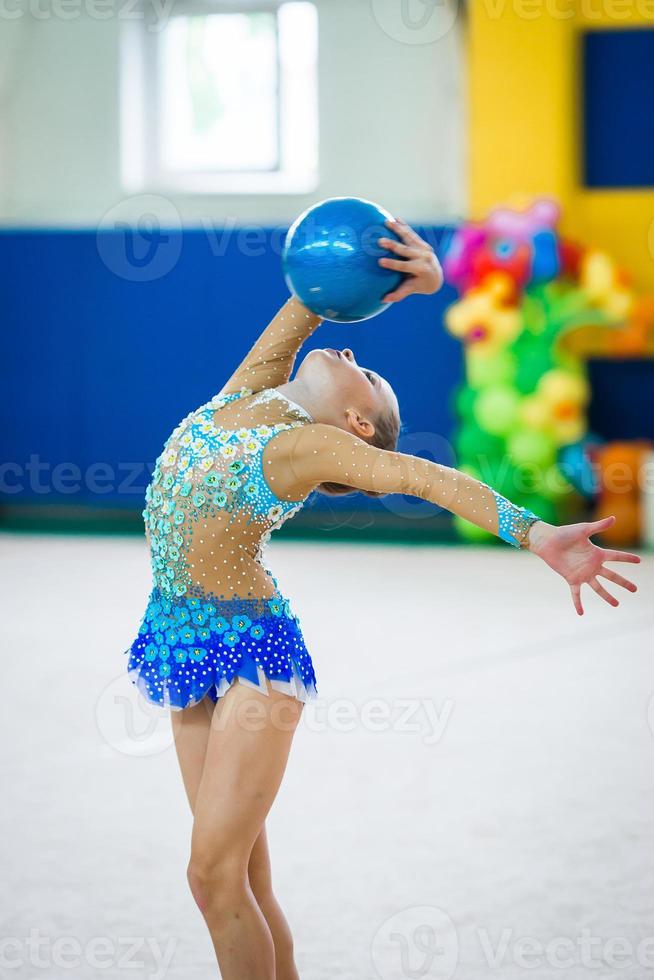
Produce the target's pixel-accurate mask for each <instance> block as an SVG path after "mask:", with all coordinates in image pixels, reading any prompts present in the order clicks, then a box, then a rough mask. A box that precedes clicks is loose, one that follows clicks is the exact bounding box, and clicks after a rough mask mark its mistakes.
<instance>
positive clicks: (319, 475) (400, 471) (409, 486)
mask: <svg viewBox="0 0 654 980" xmlns="http://www.w3.org/2000/svg"><path fill="white" fill-rule="evenodd" d="M275 444H277V451H279V453H280V458H279V459H278V460H277V459H275V458H274V455H275V452H276V449H275ZM266 469H267V472H266V475H267V476H272V477H273V479H274V480H275V481H277V482H276V484H273V485H274V486H276V491H277V492H278V493H280V491H281V495H284V494H285V495H286V496H288V497H289V499H297V498H299V497H300V496H303V495H307V494H308V493H310V492H311V490H313V489H315V488H316V487H317V486H318V485H319V484H321V483H341V484H344V485H345V486H349V487H352V488H353V489H356V490H366V491H368V492H373V493H378V494H387V493H405V494H410V495H411V496H414V497H421V498H422V499H423V500H428V501H430V502H431V503H433V504H438V505H439V506H440V507H445V508H446V509H447V510H449V511H451V512H452V513H453V514H457V515H458V516H459V517H463V518H465V519H466V520H468V521H471V522H472V523H473V524H476V525H477V526H478V527H481V528H484V530H486V531H490V532H491V533H492V534H495V535H497V536H498V537H500V538H502V539H503V540H504V541H506V542H508V543H509V544H511V545H513V546H514V547H516V548H525V549H528V550H529V551H532V552H534V553H535V554H536V555H538V556H539V557H541V558H542V559H543V560H544V561H545V562H546V563H547V564H548V565H549V566H550V567H551V568H553V569H554V570H555V571H556V572H558V573H559V574H560V575H561V576H562V577H563V578H564V579H565V580H566V582H567V583H568V585H569V586H570V590H571V593H572V597H573V601H574V604H575V608H576V610H577V612H578V613H579V614H581V613H582V612H583V608H582V606H581V600H580V590H581V586H582V585H583V584H584V583H587V584H588V585H590V586H591V588H593V589H594V590H595V592H597V593H598V595H600V596H601V597H602V598H603V599H605V600H606V601H607V602H609V603H610V604H611V605H617V604H618V602H617V600H616V599H615V598H614V597H613V596H611V595H610V594H609V593H608V592H607V591H606V590H605V589H604V587H603V586H602V585H600V583H599V582H598V580H597V576H598V575H600V576H602V577H604V578H606V579H609V580H611V581H612V582H614V583H615V584H616V585H620V586H622V587H623V588H625V589H627V590H628V591H630V592H635V591H636V586H635V585H634V584H633V582H630V581H628V580H627V579H625V578H623V577H622V576H621V575H618V573H617V572H614V571H612V570H611V569H607V568H606V567H605V565H604V563H605V562H607V561H626V562H638V561H640V559H639V558H638V556H637V555H631V554H628V553H625V552H620V551H608V550H606V549H604V548H598V547H597V546H596V545H594V544H592V542H591V541H590V540H589V538H590V536H591V535H593V534H596V533H598V532H599V531H602V530H604V529H605V528H606V527H608V526H609V525H610V524H611V523H612V522H613V520H614V519H613V518H606V519H605V520H603V521H598V522H596V523H594V524H586V523H583V524H571V525H567V526H564V527H554V526H553V525H550V524H547V523H545V522H544V521H541V519H540V518H539V517H538V515H537V514H534V513H533V512H532V511H530V510H526V509H525V508H523V507H517V506H516V505H515V504H512V503H511V501H510V500H507V498H506V497H503V496H502V495H501V494H499V493H498V492H497V491H496V490H493V488H492V487H490V486H488V484H486V483H482V482H481V481H479V480H475V479H474V478H473V477H471V476H468V475H467V474H465V473H461V472H460V471H459V470H457V469H454V468H452V467H449V466H443V465H442V464H440V463H434V462H432V461H431V460H427V459H421V458H419V457H418V456H410V455H407V454H405V453H399V452H389V451H387V450H384V449H377V448H375V447H374V446H371V445H369V444H368V443H367V442H364V441H363V440H362V439H359V438H357V437H356V436H353V435H350V433H348V432H345V431H344V430H343V429H339V428H337V427H336V426H332V425H322V424H315V425H305V426H302V427H301V428H299V429H296V430H294V431H293V432H292V433H282V435H281V436H278V437H277V439H275V440H272V443H271V454H270V456H269V457H268V458H267V460H266Z"/></svg>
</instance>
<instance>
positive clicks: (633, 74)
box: [582, 28, 654, 187]
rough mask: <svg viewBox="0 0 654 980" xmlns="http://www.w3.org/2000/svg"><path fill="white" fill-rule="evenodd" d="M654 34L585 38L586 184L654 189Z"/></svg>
mask: <svg viewBox="0 0 654 980" xmlns="http://www.w3.org/2000/svg"><path fill="white" fill-rule="evenodd" d="M653 93H654V28H636V29H631V28H630V29H626V30H610V31H605V30H599V31H592V32H589V33H587V34H584V35H583V102H582V105H583V131H584V137H583V139H584V153H583V155H584V183H585V185H586V186H587V187H654V126H653V125H652V118H651V108H650V109H648V108H647V107H648V106H650V107H651V105H652V96H653Z"/></svg>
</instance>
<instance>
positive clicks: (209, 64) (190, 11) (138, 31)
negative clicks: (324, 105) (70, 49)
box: [122, 0, 318, 193]
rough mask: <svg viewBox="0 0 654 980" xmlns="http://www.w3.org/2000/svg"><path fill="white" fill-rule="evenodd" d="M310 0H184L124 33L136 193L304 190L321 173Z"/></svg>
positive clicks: (128, 164)
mask: <svg viewBox="0 0 654 980" xmlns="http://www.w3.org/2000/svg"><path fill="white" fill-rule="evenodd" d="M317 63H318V23H317V11H316V8H315V7H314V5H313V3H308V2H299V0H287V2H283V0H277V2H265V0H262V2H260V3H252V2H247V0H242V2H241V3H230V4H227V3H223V2H221V0H215V2H214V3H207V2H204V3H203V2H202V0H198V2H197V4H196V3H195V0H189V2H184V0H179V2H178V3H177V4H176V5H175V7H174V12H173V14H172V16H171V17H170V18H169V20H168V21H167V22H166V23H165V24H164V25H163V26H161V27H159V26H158V25H153V24H148V23H146V22H141V23H138V24H135V23H132V24H129V25H128V26H127V29H126V31H125V34H124V38H123V64H122V91H123V96H122V112H123V120H122V122H123V126H122V140H123V145H122V157H123V178H124V183H125V184H126V186H127V187H128V188H129V189H130V190H137V189H138V190H157V189H158V190H163V191H166V190H180V191H190V192H193V191H195V192H199V193H211V192H216V193H229V192H233V193H252V192H257V191H260V192H262V193H274V192H280V193H282V192H283V193H289V192H290V193H293V192H297V193H306V192H308V191H311V190H313V189H315V187H316V184H317V171H318V124H317V114H318V109H317V67H318V65H317Z"/></svg>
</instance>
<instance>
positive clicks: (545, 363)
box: [515, 336, 554, 395]
mask: <svg viewBox="0 0 654 980" xmlns="http://www.w3.org/2000/svg"><path fill="white" fill-rule="evenodd" d="M515 351H516V354H517V357H518V369H517V371H516V375H515V386H516V388H517V390H518V391H519V392H520V393H521V394H523V395H528V394H531V392H532V391H535V389H536V386H537V384H538V382H539V381H540V379H541V378H542V376H543V375H544V374H545V372H546V371H549V370H550V369H551V368H552V366H553V364H554V360H553V358H552V350H551V348H550V346H549V344H547V345H546V344H544V343H543V342H542V341H539V340H534V339H533V338H532V337H529V336H527V337H525V338H524V339H522V340H521V342H520V343H516V345H515Z"/></svg>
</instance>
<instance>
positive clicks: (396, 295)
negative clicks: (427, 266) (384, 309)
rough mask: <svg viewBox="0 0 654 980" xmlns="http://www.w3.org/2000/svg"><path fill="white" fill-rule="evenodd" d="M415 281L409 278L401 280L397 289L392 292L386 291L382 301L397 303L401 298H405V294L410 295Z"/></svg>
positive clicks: (413, 289) (413, 290)
mask: <svg viewBox="0 0 654 980" xmlns="http://www.w3.org/2000/svg"><path fill="white" fill-rule="evenodd" d="M415 291H416V288H415V283H414V282H413V280H411V279H407V281H406V282H403V283H402V284H401V285H400V286H398V288H397V289H394V290H393V292H392V293H387V294H386V296H383V297H382V302H383V303H397V302H398V301H399V300H401V299H406V297H407V296H411V295H412V293H415Z"/></svg>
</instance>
